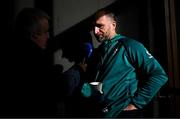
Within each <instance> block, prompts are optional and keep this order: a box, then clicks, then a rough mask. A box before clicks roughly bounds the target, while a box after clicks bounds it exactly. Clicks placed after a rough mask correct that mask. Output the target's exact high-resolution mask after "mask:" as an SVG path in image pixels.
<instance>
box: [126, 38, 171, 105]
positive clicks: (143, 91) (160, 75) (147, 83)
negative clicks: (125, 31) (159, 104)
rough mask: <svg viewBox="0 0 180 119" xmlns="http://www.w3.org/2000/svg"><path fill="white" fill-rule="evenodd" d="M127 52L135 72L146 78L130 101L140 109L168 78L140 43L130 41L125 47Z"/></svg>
mask: <svg viewBox="0 0 180 119" xmlns="http://www.w3.org/2000/svg"><path fill="white" fill-rule="evenodd" d="M127 52H128V53H129V57H130V59H131V62H132V63H133V65H134V67H135V69H136V70H137V72H139V71H140V73H141V74H140V75H141V76H146V77H145V79H143V83H142V85H139V87H138V89H137V91H136V93H135V95H134V97H133V99H132V101H133V103H134V105H135V106H136V107H138V108H142V107H144V106H145V105H146V104H147V103H149V102H150V101H151V99H152V98H153V97H154V96H155V95H156V94H157V92H158V91H159V90H160V88H161V87H162V86H163V85H164V84H165V83H166V82H167V80H168V77H167V75H166V73H165V71H164V69H163V68H162V66H161V65H160V64H159V63H158V61H157V60H156V59H155V58H154V57H153V56H152V55H151V54H150V53H149V52H148V50H147V49H146V48H145V47H144V46H143V45H142V44H141V43H139V42H137V41H134V40H132V42H130V43H129V45H128V46H127ZM144 74H145V75H144ZM137 75H138V74H137ZM139 82H140V81H139Z"/></svg>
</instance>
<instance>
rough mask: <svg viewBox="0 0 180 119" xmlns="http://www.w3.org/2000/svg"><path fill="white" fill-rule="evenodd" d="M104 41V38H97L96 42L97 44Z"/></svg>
mask: <svg viewBox="0 0 180 119" xmlns="http://www.w3.org/2000/svg"><path fill="white" fill-rule="evenodd" d="M104 40H105V38H97V41H98V42H99V43H102V42H103V41H104Z"/></svg>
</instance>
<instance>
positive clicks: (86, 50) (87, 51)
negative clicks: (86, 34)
mask: <svg viewBox="0 0 180 119" xmlns="http://www.w3.org/2000/svg"><path fill="white" fill-rule="evenodd" d="M92 51H93V47H92V45H91V43H84V44H83V48H82V52H83V53H82V54H83V60H82V62H80V64H79V66H80V67H81V69H82V70H83V71H84V72H85V71H86V67H87V64H86V62H87V59H88V58H89V57H90V56H91V54H92Z"/></svg>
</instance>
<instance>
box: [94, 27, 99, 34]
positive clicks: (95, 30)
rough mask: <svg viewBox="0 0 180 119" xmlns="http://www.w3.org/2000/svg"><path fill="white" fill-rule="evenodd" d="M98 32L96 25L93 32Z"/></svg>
mask: <svg viewBox="0 0 180 119" xmlns="http://www.w3.org/2000/svg"><path fill="white" fill-rule="evenodd" d="M98 32H99V28H98V27H96V26H95V27H94V33H95V34H97V33H98Z"/></svg>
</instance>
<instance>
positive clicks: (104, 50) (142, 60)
mask: <svg viewBox="0 0 180 119" xmlns="http://www.w3.org/2000/svg"><path fill="white" fill-rule="evenodd" d="M116 27H117V21H116V19H115V15H114V14H113V12H110V11H108V10H105V9H101V10H99V11H98V12H97V13H96V14H95V22H94V29H93V30H94V34H95V36H96V37H97V40H98V41H99V42H101V45H100V46H99V47H98V48H97V49H96V51H94V54H93V55H92V59H91V60H90V62H89V64H88V66H87V78H88V80H86V83H85V84H84V85H83V87H82V90H81V92H82V94H83V95H84V96H85V97H86V98H88V99H90V98H92V97H93V96H94V95H93V92H92V89H91V86H90V82H101V83H102V91H101V92H103V93H101V94H100V97H101V98H97V102H98V103H99V104H101V107H100V108H98V109H100V110H101V112H102V114H103V117H134V116H135V115H131V114H134V113H136V112H138V110H140V109H143V107H145V106H146V105H147V104H148V103H149V102H150V101H151V100H152V98H153V97H154V96H155V95H156V94H157V92H158V91H159V90H160V88H161V87H162V86H163V85H164V84H165V83H166V82H167V80H168V78H167V75H166V73H165V71H164V70H163V68H162V67H161V65H160V64H159V63H158V61H157V60H156V59H155V58H154V57H153V56H152V55H151V54H150V53H149V52H148V50H147V49H146V48H145V47H144V46H143V45H142V44H141V43H140V42H138V41H135V40H133V39H130V38H128V37H125V36H122V35H120V34H117V32H116ZM139 74H140V75H141V77H142V76H144V79H143V81H142V82H143V83H141V84H140V82H141V81H140V80H139V79H138V75H139ZM141 80H142V79H141ZM88 89H89V90H88ZM96 96H97V95H96ZM94 99H95V100H96V98H94ZM94 104H96V103H94ZM96 106H97V105H96ZM136 116H137V117H139V116H138V115H136Z"/></svg>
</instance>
